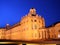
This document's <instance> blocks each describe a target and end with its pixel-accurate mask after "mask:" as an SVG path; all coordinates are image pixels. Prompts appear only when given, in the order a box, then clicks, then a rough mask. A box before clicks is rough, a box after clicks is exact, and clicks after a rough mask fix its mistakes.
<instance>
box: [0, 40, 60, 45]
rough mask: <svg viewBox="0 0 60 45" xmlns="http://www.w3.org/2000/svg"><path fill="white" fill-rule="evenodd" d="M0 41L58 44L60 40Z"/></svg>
mask: <svg viewBox="0 0 60 45" xmlns="http://www.w3.org/2000/svg"><path fill="white" fill-rule="evenodd" d="M0 42H11V43H39V44H60V40H31V41H22V40H0Z"/></svg>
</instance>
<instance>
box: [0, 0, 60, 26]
mask: <svg viewBox="0 0 60 45" xmlns="http://www.w3.org/2000/svg"><path fill="white" fill-rule="evenodd" d="M32 7H34V8H35V9H36V10H37V13H38V14H39V15H41V16H42V17H44V19H45V24H46V27H48V26H50V25H52V24H53V23H55V22H58V21H60V0H0V27H5V26H6V24H7V23H8V24H10V25H11V26H12V25H14V24H16V23H18V22H19V21H20V20H21V17H22V16H24V15H26V14H28V12H29V9H30V8H32Z"/></svg>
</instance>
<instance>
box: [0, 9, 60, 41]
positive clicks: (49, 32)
mask: <svg viewBox="0 0 60 45" xmlns="http://www.w3.org/2000/svg"><path fill="white" fill-rule="evenodd" d="M49 38H50V39H58V38H60V23H58V24H56V25H55V26H53V27H49V28H46V27H45V20H44V18H43V17H41V16H39V15H38V14H37V13H36V10H35V9H34V8H31V9H30V11H29V13H28V14H27V15H25V16H23V17H22V19H21V21H20V22H19V23H17V24H15V25H14V26H12V27H10V26H9V24H7V25H6V28H5V29H0V39H7V40H26V41H30V40H37V39H40V40H47V39H49Z"/></svg>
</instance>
